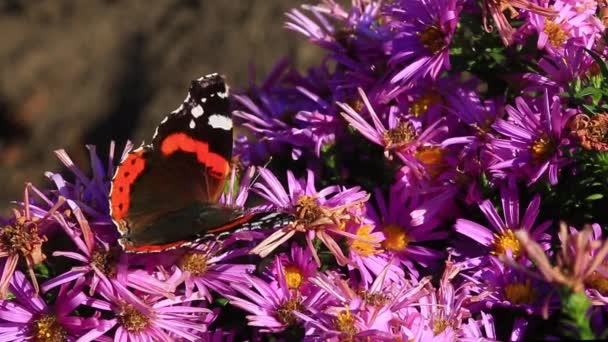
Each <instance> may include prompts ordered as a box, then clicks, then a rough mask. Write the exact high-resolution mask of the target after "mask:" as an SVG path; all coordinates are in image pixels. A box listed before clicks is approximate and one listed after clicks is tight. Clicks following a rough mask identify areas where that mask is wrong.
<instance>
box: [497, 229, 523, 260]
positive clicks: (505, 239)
mask: <svg viewBox="0 0 608 342" xmlns="http://www.w3.org/2000/svg"><path fill="white" fill-rule="evenodd" d="M493 245H494V251H492V254H495V255H505V254H506V253H507V251H509V250H510V251H511V255H513V257H515V258H516V257H518V256H519V254H520V253H521V245H520V244H519V240H518V239H517V237H516V236H515V233H514V232H513V230H511V229H507V230H506V231H504V232H503V233H502V234H500V235H498V234H494V242H493Z"/></svg>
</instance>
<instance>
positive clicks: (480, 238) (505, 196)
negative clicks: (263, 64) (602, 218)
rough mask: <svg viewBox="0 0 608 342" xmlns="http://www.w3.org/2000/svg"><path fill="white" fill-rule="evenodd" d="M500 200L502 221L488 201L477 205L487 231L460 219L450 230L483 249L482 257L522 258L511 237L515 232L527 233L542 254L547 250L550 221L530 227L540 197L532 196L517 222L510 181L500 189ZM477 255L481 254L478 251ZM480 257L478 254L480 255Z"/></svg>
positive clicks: (516, 200)
mask: <svg viewBox="0 0 608 342" xmlns="http://www.w3.org/2000/svg"><path fill="white" fill-rule="evenodd" d="M500 197H501V202H502V209H503V213H504V219H502V218H500V216H499V215H498V212H497V211H496V209H495V208H494V205H493V204H492V202H491V201H490V200H485V201H483V202H482V203H481V204H479V209H481V211H482V213H483V214H484V216H485V217H486V219H487V220H488V221H489V222H490V227H491V228H487V227H485V226H482V225H481V224H479V223H476V222H473V221H470V220H467V219H464V218H461V219H458V220H456V223H455V224H454V229H455V230H456V231H457V232H458V233H460V234H463V235H464V236H467V237H469V238H470V239H473V240H475V241H476V242H478V243H479V244H481V245H483V246H485V247H486V249H485V251H484V252H483V253H484V254H483V255H488V253H491V254H494V255H507V254H510V255H512V256H513V257H515V258H518V259H519V258H521V257H523V256H524V253H523V251H524V249H523V247H522V246H521V244H520V243H519V240H517V238H516V237H515V231H516V230H518V229H523V230H526V231H529V232H530V234H531V236H532V238H533V239H534V240H535V241H539V243H540V244H541V246H542V247H543V249H544V250H548V249H549V248H550V244H549V242H548V241H549V240H550V239H551V236H550V235H548V234H546V233H545V231H546V230H547V229H548V228H549V226H550V225H551V220H548V221H545V222H543V223H541V224H540V225H538V226H535V225H534V223H535V221H536V218H537V217H538V214H539V210H540V209H539V208H540V196H539V195H535V196H534V198H533V199H532V201H530V204H529V205H528V207H527V208H526V211H525V213H524V215H523V217H521V220H520V211H519V206H520V203H519V195H518V192H517V185H516V183H515V180H514V179H513V178H511V179H509V181H508V182H507V184H506V185H504V186H503V187H502V188H501V191H500ZM478 252H481V250H478ZM480 254H481V253H480Z"/></svg>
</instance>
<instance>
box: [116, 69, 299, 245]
mask: <svg viewBox="0 0 608 342" xmlns="http://www.w3.org/2000/svg"><path fill="white" fill-rule="evenodd" d="M231 157H232V118H231V114H230V111H229V101H228V86H227V85H226V84H225V83H224V79H223V78H222V77H221V76H220V75H218V74H211V75H207V76H205V77H201V78H199V79H197V80H194V81H192V84H191V86H190V90H189V92H188V96H187V97H186V99H185V100H184V103H183V104H182V105H181V106H179V108H177V109H176V110H175V111H173V112H172V113H171V114H170V115H169V116H167V117H166V118H165V119H164V120H163V121H162V122H161V124H160V125H159V126H158V128H157V129H156V133H154V136H153V138H152V143H151V144H150V145H145V146H142V147H140V148H138V149H136V150H133V151H131V152H130V153H129V154H128V155H127V156H126V157H125V158H124V160H123V161H122V162H121V163H120V165H119V166H118V168H117V169H116V173H115V174H114V178H113V179H112V187H111V190H110V215H111V217H112V221H113V222H114V224H115V226H116V228H117V229H118V232H119V233H120V235H121V238H120V240H119V243H120V245H121V246H122V247H123V249H124V250H125V251H127V252H141V253H150V252H160V251H164V250H167V249H171V248H176V247H181V246H184V245H187V244H189V243H192V242H195V241H199V240H201V239H204V238H209V237H216V236H219V235H221V234H225V233H229V232H234V231H238V230H243V229H257V228H262V227H267V226H278V225H279V224H282V225H285V224H287V222H288V221H289V219H290V218H289V216H288V215H287V214H283V213H279V212H258V213H243V212H242V211H241V210H237V209H235V208H230V207H226V206H222V205H220V204H218V203H217V202H218V200H219V197H220V195H221V192H222V190H223V188H224V183H225V182H226V178H227V176H228V174H229V172H230V162H229V161H230V159H231Z"/></svg>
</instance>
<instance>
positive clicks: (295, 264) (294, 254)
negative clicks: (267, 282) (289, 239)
mask: <svg viewBox="0 0 608 342" xmlns="http://www.w3.org/2000/svg"><path fill="white" fill-rule="evenodd" d="M279 268H281V269H282V272H283V274H284V275H285V282H286V284H287V287H289V288H290V289H291V290H298V291H300V292H301V293H303V294H309V293H310V291H311V287H312V284H311V283H310V278H311V277H314V276H315V275H316V274H317V264H316V263H315V262H314V260H313V256H312V253H311V252H310V250H308V249H306V248H302V247H300V246H298V245H297V244H295V243H292V244H291V248H290V249H289V255H286V254H281V255H279V256H278V258H276V259H275V260H274V262H273V264H272V267H271V268H270V273H271V275H272V278H275V279H278V277H279ZM276 286H278V285H276Z"/></svg>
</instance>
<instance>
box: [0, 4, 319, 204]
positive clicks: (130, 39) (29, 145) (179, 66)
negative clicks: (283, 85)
mask: <svg viewBox="0 0 608 342" xmlns="http://www.w3.org/2000/svg"><path fill="white" fill-rule="evenodd" d="M300 3H302V1H297V0H257V1H254V0H206V1H205V0H200V1H197V0H155V1H146V0H131V1H120V0H87V1H79V0H54V1H50V0H47V1H42V0H41V1H32V0H21V1H20V0H1V1H0V34H1V37H2V38H0V178H1V179H2V184H3V188H2V190H1V191H0V203H3V204H0V212H2V211H4V210H3V209H4V208H6V207H7V206H8V201H10V200H15V199H19V198H20V197H21V193H22V189H23V184H24V182H26V181H32V182H34V183H35V184H36V185H39V186H42V187H48V186H49V183H48V182H47V181H46V180H45V179H44V178H43V173H44V171H47V170H60V169H61V166H60V164H59V162H58V161H57V159H56V158H55V156H54V154H53V150H55V149H58V148H65V149H66V150H67V151H68V153H69V154H70V155H71V156H72V158H73V159H74V160H75V161H77V162H78V163H81V165H88V164H87V163H88V162H87V160H88V157H87V155H86V154H85V153H84V151H85V150H84V147H83V145H84V144H85V143H87V144H88V143H92V144H97V145H99V146H100V153H104V151H107V146H108V142H109V141H110V140H111V139H114V140H117V141H119V142H124V141H125V140H126V139H132V140H133V141H134V142H135V143H136V145H139V143H141V141H142V140H143V139H148V140H149V139H150V137H151V135H152V133H153V130H154V127H155V126H156V125H157V124H158V122H159V121H160V120H161V119H162V118H163V117H164V116H165V115H166V114H167V113H169V112H170V111H172V110H173V109H174V108H175V107H177V105H178V104H179V103H180V102H181V101H182V100H183V98H184V97H185V94H186V91H187V87H188V85H189V82H190V80H191V79H193V78H196V77H198V76H200V75H203V74H207V73H210V72H215V71H218V72H221V73H224V74H225V75H226V76H227V78H228V81H229V82H230V83H231V85H232V87H233V88H237V89H238V88H242V87H244V86H246V85H247V83H248V82H249V75H250V66H252V65H253V66H255V67H256V70H257V75H258V79H260V78H261V77H262V76H263V75H264V74H265V73H266V72H268V71H269V70H270V68H271V67H272V65H273V64H274V63H275V62H276V61H278V60H279V59H280V58H281V57H283V56H290V57H291V58H292V60H293V61H294V63H295V64H296V65H298V66H300V67H302V66H306V65H310V64H311V63H314V61H316V60H317V59H318V55H317V54H318V53H319V51H318V50H316V49H314V48H313V47H312V46H311V45H309V44H306V43H305V42H304V40H303V38H302V37H300V36H299V35H297V34H295V33H293V32H289V31H286V30H285V29H284V28H283V24H284V21H285V16H284V13H285V12H286V11H287V10H289V9H290V8H293V7H296V6H298V5H299V4H300ZM301 69H302V68H301ZM119 146H120V145H119ZM83 163H84V164H83Z"/></svg>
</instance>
